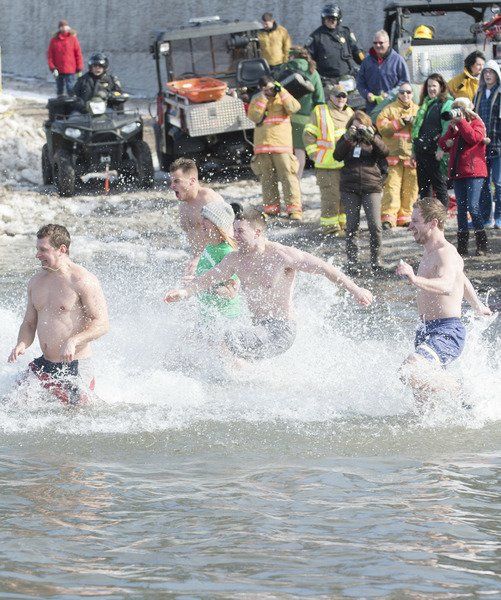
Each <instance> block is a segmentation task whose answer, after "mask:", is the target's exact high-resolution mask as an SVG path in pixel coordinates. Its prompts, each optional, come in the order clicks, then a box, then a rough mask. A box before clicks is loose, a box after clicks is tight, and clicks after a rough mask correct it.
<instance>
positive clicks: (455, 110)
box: [442, 108, 463, 121]
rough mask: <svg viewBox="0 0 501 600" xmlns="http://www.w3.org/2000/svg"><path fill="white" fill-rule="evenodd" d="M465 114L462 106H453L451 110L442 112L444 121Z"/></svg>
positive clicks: (458, 117)
mask: <svg viewBox="0 0 501 600" xmlns="http://www.w3.org/2000/svg"><path fill="white" fill-rule="evenodd" d="M462 116H463V109H462V108H451V109H450V110H448V111H446V112H444V113H442V119H443V120H444V121H452V119H460V118H461V117H462Z"/></svg>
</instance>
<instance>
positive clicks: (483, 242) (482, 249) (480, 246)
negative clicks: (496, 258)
mask: <svg viewBox="0 0 501 600" xmlns="http://www.w3.org/2000/svg"><path fill="white" fill-rule="evenodd" d="M475 241H476V242H477V251H476V252H475V254H476V255H477V256H484V254H487V234H486V233H485V229H481V230H480V231H475Z"/></svg>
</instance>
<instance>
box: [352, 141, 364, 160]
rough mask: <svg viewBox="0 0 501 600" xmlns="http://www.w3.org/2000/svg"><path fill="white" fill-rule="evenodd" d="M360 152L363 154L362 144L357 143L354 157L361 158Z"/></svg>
mask: <svg viewBox="0 0 501 600" xmlns="http://www.w3.org/2000/svg"><path fill="white" fill-rule="evenodd" d="M360 154H362V146H360V144H357V145H356V146H355V148H353V158H360Z"/></svg>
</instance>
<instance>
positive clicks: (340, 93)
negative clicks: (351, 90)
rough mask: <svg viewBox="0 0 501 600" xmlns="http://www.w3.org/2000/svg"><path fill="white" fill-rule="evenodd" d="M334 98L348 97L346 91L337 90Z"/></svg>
mask: <svg viewBox="0 0 501 600" xmlns="http://www.w3.org/2000/svg"><path fill="white" fill-rule="evenodd" d="M336 98H348V94H347V93H346V92H339V94H336Z"/></svg>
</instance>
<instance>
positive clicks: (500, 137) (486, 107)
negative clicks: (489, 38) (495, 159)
mask: <svg viewBox="0 0 501 600" xmlns="http://www.w3.org/2000/svg"><path fill="white" fill-rule="evenodd" d="M485 69H492V70H493V71H494V72H495V73H496V75H497V84H496V85H494V86H493V87H492V88H491V90H490V94H489V93H488V90H487V86H486V85H485V79H484V72H485ZM500 82H501V70H500V68H499V65H498V63H497V62H496V61H495V60H488V61H487V62H486V63H485V66H484V68H483V69H482V72H481V73H480V83H479V86H478V91H477V94H476V96H475V99H474V105H475V112H476V113H477V114H478V115H479V116H480V118H481V119H482V121H483V122H484V123H485V128H486V130H487V137H488V138H489V139H490V140H491V143H490V144H489V145H488V146H487V156H499V155H500V154H501V97H500V93H501V90H500V87H501V86H500ZM487 96H489V97H487Z"/></svg>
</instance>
